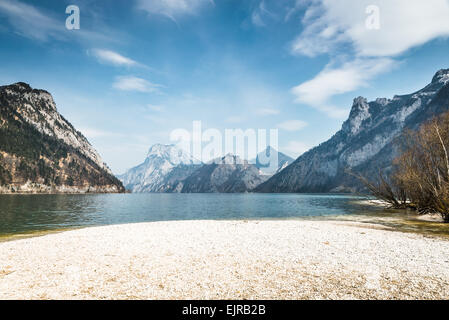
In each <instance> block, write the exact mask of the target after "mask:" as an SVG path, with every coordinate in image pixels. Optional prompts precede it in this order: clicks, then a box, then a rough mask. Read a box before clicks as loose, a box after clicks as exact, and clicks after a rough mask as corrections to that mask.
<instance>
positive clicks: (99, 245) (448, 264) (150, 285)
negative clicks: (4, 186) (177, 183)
mask: <svg viewBox="0 0 449 320" xmlns="http://www.w3.org/2000/svg"><path fill="white" fill-rule="evenodd" d="M0 299H449V239H448V238H444V237H435V236H425V235H420V234H413V233H403V232H396V231H394V230H388V229H385V228H383V227H380V226H375V225H370V224H363V223H353V222H338V221H300V220H289V221H179V222H154V223H139V224H127V225H113V226H104V227H91V228H85V229H78V230H72V231H66V232H61V233H55V234H48V235H44V236H39V237H33V238H26V239H19V240H14V241H5V242H0Z"/></svg>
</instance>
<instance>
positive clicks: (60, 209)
mask: <svg viewBox="0 0 449 320" xmlns="http://www.w3.org/2000/svg"><path fill="white" fill-rule="evenodd" d="M362 200H363V198H361V197H355V196H349V195H313V194H103V195H0V235H1V236H8V235H17V234H27V233H33V232H42V231H52V230H61V229H70V228H77V227H85V226H99V225H110V224H124V223H138V222H152V221H173V220H207V219H213V220H235V219H245V220H250V219H326V220H349V221H361V222H370V223H379V224H382V225H385V226H389V227H393V228H398V229H401V230H405V231H420V232H429V233H439V234H441V233H442V234H449V226H447V225H444V226H443V225H441V224H435V223H428V222H423V221H420V220H418V219H417V217H416V216H415V215H414V214H405V213H404V212H395V211H389V210H384V209H383V208H381V207H376V206H372V205H368V204H366V203H364V202H363V201H362Z"/></svg>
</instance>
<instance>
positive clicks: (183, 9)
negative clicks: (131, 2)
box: [137, 0, 214, 21]
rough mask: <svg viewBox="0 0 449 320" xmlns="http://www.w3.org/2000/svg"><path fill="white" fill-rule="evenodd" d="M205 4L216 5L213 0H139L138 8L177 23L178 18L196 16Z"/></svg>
mask: <svg viewBox="0 0 449 320" xmlns="http://www.w3.org/2000/svg"><path fill="white" fill-rule="evenodd" d="M205 3H211V4H214V2H213V0H137V8H138V9H141V10H144V11H146V12H148V13H149V14H159V15H163V16H166V17H168V18H170V19H172V20H173V21H176V17H177V16H180V15H186V14H187V15H192V14H195V13H196V12H197V11H198V10H199V9H200V8H201V7H202V6H203V5H204V4H205Z"/></svg>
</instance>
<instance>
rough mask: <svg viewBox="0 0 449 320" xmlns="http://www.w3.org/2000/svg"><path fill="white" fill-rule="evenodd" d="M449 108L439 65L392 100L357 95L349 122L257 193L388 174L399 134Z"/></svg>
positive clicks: (351, 185)
mask: <svg viewBox="0 0 449 320" xmlns="http://www.w3.org/2000/svg"><path fill="white" fill-rule="evenodd" d="M448 110H449V69H442V70H439V71H438V72H437V73H436V74H435V76H434V77H433V79H432V81H431V83H430V84H429V85H427V86H426V87H425V88H423V89H421V90H419V91H417V92H414V93H412V94H408V95H402V96H395V97H393V99H385V98H380V99H376V100H375V101H371V102H368V101H367V99H365V98H363V97H358V98H356V99H354V103H353V106H352V109H351V112H350V115H349V118H348V120H347V121H345V122H344V124H343V126H342V129H341V130H340V131H338V132H337V133H336V134H335V135H334V136H333V137H332V138H331V139H329V140H328V141H326V142H324V143H322V144H321V145H319V146H318V147H316V148H313V149H312V150H310V151H308V152H306V153H305V154H303V155H302V156H300V157H299V158H298V159H297V160H296V161H295V162H293V163H292V164H291V165H289V166H288V167H287V168H285V169H284V170H282V171H281V172H279V173H278V174H276V175H274V176H273V177H271V178H270V179H268V180H267V181H266V182H264V183H263V184H261V185H260V186H258V187H257V188H256V189H255V191H257V192H355V191H360V190H363V185H362V184H361V182H360V181H359V180H358V179H356V178H354V177H353V176H351V175H349V174H347V170H350V171H352V172H355V173H359V174H362V175H364V176H365V177H368V178H374V177H376V176H377V174H378V171H379V169H382V170H383V171H384V172H386V173H388V171H389V170H391V165H392V160H393V159H394V158H395V157H396V156H397V154H398V150H397V144H396V140H395V139H396V138H398V137H399V136H400V135H401V133H402V132H403V131H404V130H405V129H412V130H414V129H417V128H418V127H419V126H420V125H421V124H422V123H424V122H425V121H427V120H429V119H430V118H432V117H433V116H436V115H438V114H441V113H443V112H446V111H448Z"/></svg>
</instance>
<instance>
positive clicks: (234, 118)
mask: <svg viewBox="0 0 449 320" xmlns="http://www.w3.org/2000/svg"><path fill="white" fill-rule="evenodd" d="M244 120H245V118H244V117H241V116H232V117H228V118H226V122H229V123H241V122H243V121H244Z"/></svg>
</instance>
